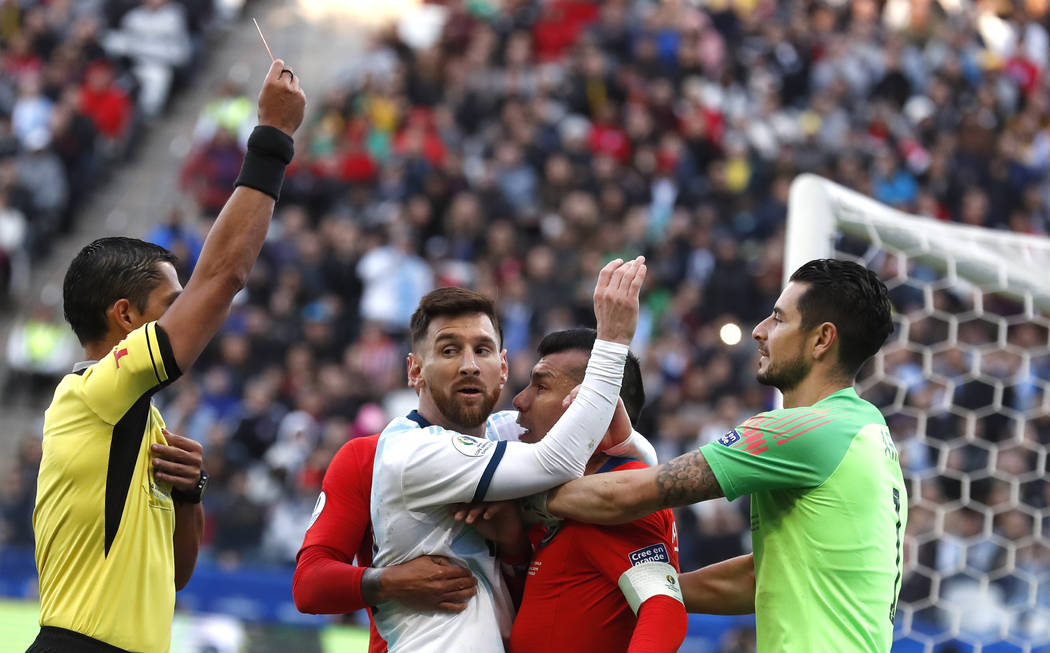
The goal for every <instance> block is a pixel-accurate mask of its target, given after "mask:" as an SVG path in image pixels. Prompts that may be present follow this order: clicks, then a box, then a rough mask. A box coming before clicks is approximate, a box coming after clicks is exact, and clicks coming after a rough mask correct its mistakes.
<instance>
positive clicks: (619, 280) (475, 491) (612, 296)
mask: <svg viewBox="0 0 1050 653" xmlns="http://www.w3.org/2000/svg"><path fill="white" fill-rule="evenodd" d="M645 272H646V268H645V264H644V259H642V258H641V257H639V258H638V259H637V260H635V261H630V262H628V263H623V262H622V261H619V260H616V261H613V262H611V263H610V264H609V265H607V266H606V267H605V268H603V269H602V272H601V274H600V275H599V277H598V285H597V287H596V289H595V293H594V310H595V314H596V315H597V317H598V338H597V340H595V343H594V348H593V349H592V350H591V357H590V360H589V361H588V363H587V372H586V373H585V374H584V380H583V384H582V387H581V388H580V392H579V395H578V396H577V397H576V400H575V401H574V402H573V404H572V405H571V406H569V409H568V410H567V411H566V412H565V414H564V415H562V416H561V419H559V420H558V422H557V423H556V424H555V425H554V427H553V428H551V430H550V432H549V433H547V435H546V437H544V438H543V440H542V441H540V442H539V443H537V444H526V443H524V442H507V441H501V442H493V441H491V440H487V439H482V438H474V437H470V436H466V435H461V434H459V433H455V432H452V431H448V430H445V429H441V428H440V427H431V428H432V429H434V431H433V433H431V436H438V437H431V436H428V437H425V438H420V440H419V441H418V442H413V446H412V447H411V448H410V449H408V450H407V451H406V455H405V458H404V462H400V461H396V460H395V462H394V463H391V464H399V465H402V468H401V471H400V473H401V475H402V476H401V488H402V492H403V496H404V498H405V501H406V502H407V505H408V507H409V509H412V510H415V509H418V508H421V507H424V506H438V505H447V504H451V503H477V502H480V501H502V500H504V499H516V498H519V497H523V496H528V495H530V494H534V493H536V492H540V491H543V490H547V489H550V488H552V487H554V486H556V485H560V484H562V483H564V482H566V481H567V480H570V479H573V478H578V477H580V476H582V475H583V471H584V468H585V466H586V464H587V460H588V459H589V458H590V457H591V454H593V453H594V450H595V449H596V448H597V446H598V443H599V442H600V441H601V439H602V437H603V435H604V434H605V430H606V429H607V428H608V426H609V423H610V420H611V419H612V415H613V410H614V409H615V407H616V403H617V401H618V398H619V393H620V383H621V381H622V378H623V366H624V362H625V361H626V359H627V345H628V343H629V342H630V341H631V338H632V337H633V335H634V329H635V325H636V324H637V320H638V292H639V290H640V288H641V285H642V281H643V280H644V279H645ZM395 458H396V457H392V460H394V459H395Z"/></svg>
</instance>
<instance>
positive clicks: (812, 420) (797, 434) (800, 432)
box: [777, 415, 834, 444]
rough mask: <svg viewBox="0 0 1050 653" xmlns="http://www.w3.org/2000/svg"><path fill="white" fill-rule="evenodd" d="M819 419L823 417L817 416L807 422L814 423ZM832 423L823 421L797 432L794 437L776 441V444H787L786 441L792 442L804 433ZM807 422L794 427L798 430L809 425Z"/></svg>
mask: <svg viewBox="0 0 1050 653" xmlns="http://www.w3.org/2000/svg"><path fill="white" fill-rule="evenodd" d="M821 417H824V416H823V415H819V416H817V417H814V418H813V419H811V420H809V422H815V421H816V420H818V419H820V418H821ZM833 421H834V420H830V419H829V420H827V421H825V422H821V423H820V424H814V425H813V426H811V427H809V428H808V429H806V430H804V431H799V432H798V433H796V434H794V435H792V436H789V437H786V438H784V439H782V440H778V441H777V444H784V443H785V442H787V441H788V440H794V439H795V438H797V437H798V436H800V435H805V434H806V433H809V432H810V431H812V430H813V429H815V428H820V427H821V426H824V425H825V424H831V422H833ZM809 422H803V423H802V424H799V425H798V426H797V427H795V428H799V427H802V426H805V425H806V424H809ZM791 430H792V431H794V430H795V429H791ZM789 432H790V431H789ZM784 435H787V434H786V433H785V434H784Z"/></svg>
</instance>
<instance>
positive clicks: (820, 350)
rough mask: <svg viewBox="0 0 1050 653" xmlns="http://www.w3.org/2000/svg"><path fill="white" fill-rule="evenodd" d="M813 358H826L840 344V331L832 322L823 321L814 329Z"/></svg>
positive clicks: (820, 359) (819, 359)
mask: <svg viewBox="0 0 1050 653" xmlns="http://www.w3.org/2000/svg"><path fill="white" fill-rule="evenodd" d="M811 337H812V338H813V358H815V359H816V360H818V361H822V360H825V359H826V358H827V357H828V356H829V355H832V354H833V353H834V350H835V349H837V348H838V344H839V332H838V329H837V328H836V327H835V325H834V324H833V323H831V322H823V323H821V324H819V325H818V326H817V328H815V329H814V330H813V334H812V336H811Z"/></svg>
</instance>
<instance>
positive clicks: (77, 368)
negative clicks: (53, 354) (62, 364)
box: [73, 361, 98, 374]
mask: <svg viewBox="0 0 1050 653" xmlns="http://www.w3.org/2000/svg"><path fill="white" fill-rule="evenodd" d="M97 362H98V361H80V362H79V363H73V374H81V373H82V372H83V371H84V370H86V369H87V368H89V367H91V366H92V365H94V364H95V363H97Z"/></svg>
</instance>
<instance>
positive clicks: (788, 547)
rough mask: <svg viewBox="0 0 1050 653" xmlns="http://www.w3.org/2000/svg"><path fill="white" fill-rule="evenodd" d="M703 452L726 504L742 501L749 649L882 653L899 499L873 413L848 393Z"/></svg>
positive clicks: (900, 524)
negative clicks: (751, 607)
mask: <svg viewBox="0 0 1050 653" xmlns="http://www.w3.org/2000/svg"><path fill="white" fill-rule="evenodd" d="M701 451H702V452H703V454H704V457H705V458H706V459H707V461H708V463H709V464H710V465H711V470H712V471H713V472H714V475H715V477H716V478H717V479H718V482H719V484H720V485H721V486H722V490H723V491H724V492H725V495H726V497H727V498H729V499H735V498H736V497H738V496H742V495H745V494H750V495H751V531H752V540H753V545H754V551H755V583H756V588H755V618H756V625H757V632H758V650H759V651H761V652H763V653H767V652H768V653H772V652H773V651H776V652H785V651H786V652H798V653H813V652H815V651H836V652H838V651H889V650H890V645H891V643H892V641H893V618H894V613H895V611H896V608H897V596H898V594H899V593H900V587H901V557H902V556H901V554H902V551H901V547H902V545H903V538H904V527H905V524H906V523H907V519H908V496H907V493H906V492H905V489H904V479H903V477H902V475H901V468H900V463H899V462H898V460H897V449H896V448H895V447H894V445H893V440H892V439H891V438H890V432H889V429H888V428H887V427H886V422H885V420H884V419H883V418H882V414H881V413H879V410H878V409H877V408H876V407H875V406H874V405H872V404H871V403H869V402H867V401H864V400H863V399H861V398H860V397H859V396H857V393H856V391H855V390H854V389H853V388H846V389H843V390H840V391H838V392H836V393H834V394H832V395H830V396H829V397H827V398H825V399H823V400H821V401H818V402H817V403H815V404H813V405H812V406H807V407H804V408H789V409H784V410H774V411H770V412H768V413H762V414H760V415H756V416H755V417H752V418H751V419H749V420H747V421H746V422H744V423H743V424H741V425H740V426H738V427H737V428H736V429H734V430H732V431H730V432H729V433H727V434H726V435H724V436H722V437H721V438H720V439H719V440H718V441H716V442H712V443H710V444H707V445H705V446H704V447H703V448H702V449H701Z"/></svg>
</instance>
